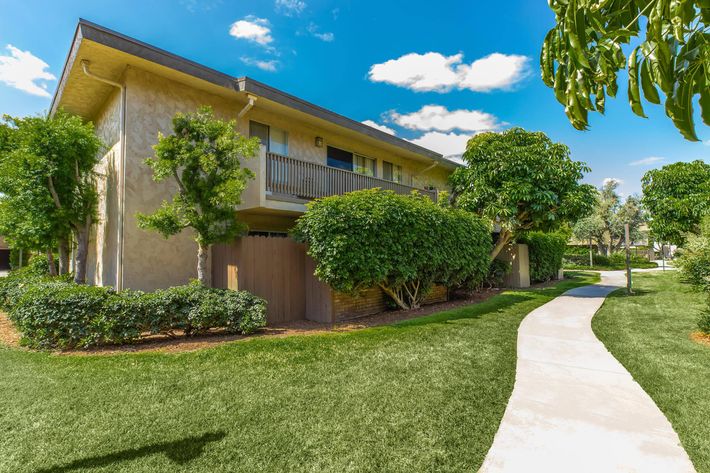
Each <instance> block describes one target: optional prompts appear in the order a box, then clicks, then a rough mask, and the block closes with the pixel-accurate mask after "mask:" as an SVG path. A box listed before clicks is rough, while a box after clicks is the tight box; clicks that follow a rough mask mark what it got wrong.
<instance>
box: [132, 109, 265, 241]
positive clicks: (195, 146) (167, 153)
mask: <svg viewBox="0 0 710 473" xmlns="http://www.w3.org/2000/svg"><path fill="white" fill-rule="evenodd" d="M173 131H174V134H173V135H170V136H163V135H162V134H159V135H158V144H156V145H155V146H154V147H153V149H154V150H155V156H154V157H153V158H149V159H147V160H146V161H145V162H146V164H147V165H148V166H150V167H151V168H152V169H153V179H154V180H155V181H157V182H160V181H164V180H165V179H174V180H175V182H176V183H177V186H178V192H177V193H176V194H175V195H174V196H173V199H172V201H171V202H168V201H163V204H162V206H161V207H160V208H159V209H157V210H156V211H155V212H154V213H153V214H151V215H143V214H138V222H139V225H140V226H141V227H142V228H146V229H152V230H155V231H157V232H159V233H160V234H162V235H163V236H164V237H165V238H168V237H169V236H172V235H176V234H177V233H180V232H181V231H182V230H183V229H185V228H193V229H194V230H195V233H196V237H195V239H196V240H197V242H198V243H200V244H202V245H211V244H213V243H218V242H226V241H230V240H232V239H234V238H235V237H236V236H237V235H239V234H240V233H242V232H243V231H244V230H245V229H246V226H245V225H244V224H243V223H242V222H240V221H239V220H238V219H237V215H236V212H235V211H236V207H237V206H238V205H239V204H240V203H241V195H242V192H243V191H244V189H245V188H246V186H247V183H248V181H249V180H250V179H252V178H253V177H254V174H253V173H252V172H251V170H249V169H247V168H243V167H242V166H241V160H242V159H245V158H252V157H254V156H255V155H256V154H257V152H258V149H259V141H258V139H257V138H251V139H249V138H245V137H244V136H242V135H240V134H239V133H237V132H236V123H235V122H234V121H233V120H232V121H223V120H218V119H215V118H214V116H213V113H212V109H211V108H209V107H202V108H200V109H199V110H198V111H197V112H196V113H189V114H182V113H178V114H177V115H175V117H174V118H173Z"/></svg>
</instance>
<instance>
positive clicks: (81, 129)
mask: <svg viewBox="0 0 710 473" xmlns="http://www.w3.org/2000/svg"><path fill="white" fill-rule="evenodd" d="M4 119H5V123H4V127H5V130H6V136H5V138H4V139H5V142H6V144H5V146H4V147H3V146H0V193H2V194H3V196H2V198H0V217H1V218H0V233H3V234H4V235H6V236H7V237H8V239H9V241H10V242H14V243H17V244H19V245H18V246H22V247H24V248H31V249H42V250H44V249H47V248H51V247H52V246H53V245H52V244H53V243H54V240H56V239H57V238H63V237H66V235H67V234H68V233H69V232H70V231H71V229H72V226H74V225H81V224H82V223H83V222H84V221H85V220H86V217H87V216H93V215H94V213H95V206H96V200H97V194H96V189H95V185H94V182H93V169H94V166H95V165H96V163H97V162H98V159H99V150H100V149H101V148H102V146H103V144H102V143H101V141H100V140H99V139H98V138H97V136H96V134H95V133H94V127H93V125H92V124H91V123H83V122H82V120H81V118H79V117H76V116H72V115H69V114H67V113H64V112H62V111H58V112H57V113H56V114H55V115H54V116H52V117H25V118H12V117H9V116H5V118H4ZM28 206H29V207H28Z"/></svg>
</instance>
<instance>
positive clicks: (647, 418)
mask: <svg viewBox="0 0 710 473" xmlns="http://www.w3.org/2000/svg"><path fill="white" fill-rule="evenodd" d="M625 284H626V279H625V276H624V273H623V272H621V271H618V272H617V271H614V272H603V273H602V281H601V283H599V284H594V285H591V286H585V287H581V288H577V289H572V290H571V291H568V292H566V293H565V294H563V295H562V296H560V297H558V298H557V299H555V300H553V301H551V302H549V303H547V304H545V305H544V306H542V307H540V308H538V309H536V310H534V311H533V312H531V313H530V314H529V315H528V316H527V317H526V318H525V320H523V322H522V324H521V325H520V329H519V330H518V364H517V372H516V379H515V387H514V389H513V394H512V395H511V397H510V402H509V403H508V407H507V408H506V411H505V415H504V416H503V420H502V422H501V425H500V427H499V429H498V433H496V436H495V440H494V442H493V446H492V447H491V450H490V451H489V452H488V455H487V456H486V459H485V461H484V463H483V466H482V467H481V470H480V471H481V472H515V473H520V472H565V473H567V472H576V473H577V472H595V473H596V472H663V473H671V472H693V471H695V470H694V468H693V465H692V463H691V462H690V459H689V458H688V455H687V454H686V452H685V450H683V448H682V447H681V445H680V441H679V439H678V435H676V433H675V432H674V431H673V428H672V427H671V424H670V423H669V422H668V420H667V419H666V417H665V416H664V415H663V413H662V412H661V411H660V410H659V409H658V407H657V406H656V405H655V404H654V402H653V401H652V400H651V398H650V397H649V396H648V394H646V392H645V391H644V390H643V389H641V386H639V385H638V384H637V383H636V382H635V381H634V380H633V378H632V377H631V375H630V374H629V372H628V371H626V370H625V369H624V367H623V366H622V365H621V364H620V363H619V362H618V361H617V360H616V359H615V358H614V357H613V356H612V355H611V353H609V352H608V351H607V350H606V348H605V347H604V345H603V344H602V343H601V342H600V341H599V340H597V338H596V337H595V336H594V333H593V332H592V327H591V320H592V317H593V316H594V313H595V312H596V311H597V309H599V307H601V305H602V303H603V301H604V298H605V297H606V296H607V295H608V294H609V293H610V292H612V291H613V290H615V289H617V288H618V287H621V286H624V285H625Z"/></svg>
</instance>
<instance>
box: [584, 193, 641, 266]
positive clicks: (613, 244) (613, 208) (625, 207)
mask: <svg viewBox="0 0 710 473" xmlns="http://www.w3.org/2000/svg"><path fill="white" fill-rule="evenodd" d="M618 187H619V182H618V181H616V180H614V179H611V180H609V181H607V182H605V183H604V185H603V186H602V188H601V189H600V190H599V191H598V193H597V201H596V205H595V207H594V211H593V213H592V214H591V215H590V216H589V217H586V218H584V219H581V220H579V221H578V222H577V223H576V224H575V226H574V229H573V233H574V235H575V237H577V238H579V239H580V240H584V241H587V240H588V241H590V246H591V241H592V240H593V241H594V242H595V243H596V244H597V249H598V251H599V253H601V254H603V255H606V256H609V255H610V254H611V253H613V252H615V251H619V249H621V245H622V244H623V243H624V225H625V224H627V223H628V224H629V233H630V237H631V240H639V239H641V238H642V237H643V236H644V235H643V233H642V232H641V227H642V225H643V224H645V223H646V213H645V211H644V209H643V206H642V205H641V201H640V199H639V198H638V197H636V196H633V195H632V196H629V197H627V198H626V200H625V201H624V200H622V198H621V196H620V195H619V194H618V192H617V189H618Z"/></svg>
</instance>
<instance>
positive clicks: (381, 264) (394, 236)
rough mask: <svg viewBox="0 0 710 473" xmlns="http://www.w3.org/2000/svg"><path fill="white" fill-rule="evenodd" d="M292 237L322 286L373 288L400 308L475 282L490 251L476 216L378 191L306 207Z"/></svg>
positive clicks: (484, 228)
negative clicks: (303, 246) (439, 287)
mask: <svg viewBox="0 0 710 473" xmlns="http://www.w3.org/2000/svg"><path fill="white" fill-rule="evenodd" d="M294 236H295V237H296V238H297V239H298V240H300V241H303V242H305V243H307V244H308V254H309V255H311V256H312V257H313V259H314V260H315V261H316V263H317V266H316V272H315V274H316V276H318V278H319V279H320V280H321V281H323V282H325V283H326V284H329V285H330V286H331V287H333V288H334V289H335V290H337V291H341V292H345V293H349V294H357V293H358V292H359V291H361V290H363V289H367V288H371V287H377V286H379V287H380V288H382V289H383V290H384V291H385V292H386V293H387V294H388V295H390V296H391V297H392V298H393V299H394V300H395V302H396V303H397V304H398V305H399V306H400V307H402V308H404V309H409V308H413V307H417V306H419V304H420V303H421V302H422V300H423V299H424V298H425V297H426V295H427V293H428V292H429V289H430V288H431V286H432V285H433V284H443V285H445V286H448V287H456V286H461V285H465V284H473V285H475V284H478V283H479V282H481V281H482V280H483V278H484V277H485V275H486V273H487V270H488V252H489V251H490V247H491V241H490V229H489V228H488V226H487V225H485V224H484V223H483V222H482V221H481V220H480V219H479V218H477V217H475V216H473V215H471V214H469V213H467V212H463V211H460V210H455V209H444V208H442V207H439V206H438V205H436V204H435V203H434V202H432V201H431V200H430V199H428V198H427V197H424V196H420V195H417V194H412V195H408V196H402V195H397V194H395V193H393V192H391V191H382V190H380V189H371V190H362V191H357V192H351V193H348V194H345V195H342V196H333V197H327V198H324V199H319V200H316V201H314V202H311V203H309V204H308V211H307V212H306V213H305V214H304V215H302V216H301V217H300V218H299V219H298V221H297V223H296V227H295V229H294Z"/></svg>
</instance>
